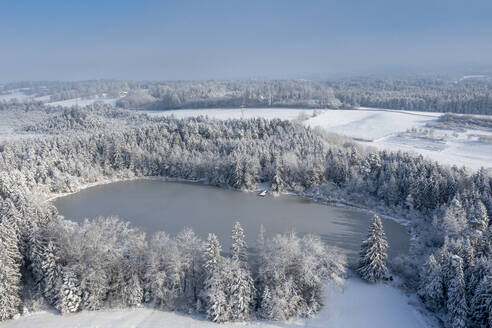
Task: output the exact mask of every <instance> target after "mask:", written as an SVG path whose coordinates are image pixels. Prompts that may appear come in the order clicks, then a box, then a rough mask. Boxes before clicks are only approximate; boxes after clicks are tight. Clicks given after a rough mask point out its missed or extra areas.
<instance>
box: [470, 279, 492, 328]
mask: <svg viewBox="0 0 492 328" xmlns="http://www.w3.org/2000/svg"><path fill="white" fill-rule="evenodd" d="M470 317H471V319H472V320H473V322H474V323H475V324H477V325H478V326H482V327H492V275H491V274H490V271H489V275H486V276H484V277H483V279H482V281H481V282H480V283H479V285H478V286H477V288H476V291H475V295H474V297H473V298H472V301H471V304H470Z"/></svg>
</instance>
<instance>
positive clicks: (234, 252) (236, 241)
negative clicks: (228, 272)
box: [231, 222, 248, 268]
mask: <svg viewBox="0 0 492 328" xmlns="http://www.w3.org/2000/svg"><path fill="white" fill-rule="evenodd" d="M247 252H248V246H247V245H246V239H245V236H244V231H243V228H242V227H241V224H240V223H239V222H236V224H235V225H234V228H233V229H232V248H231V258H232V260H233V261H238V262H239V263H240V265H241V266H242V267H244V268H247V267H248V253H247Z"/></svg>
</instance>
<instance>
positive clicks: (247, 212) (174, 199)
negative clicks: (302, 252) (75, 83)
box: [53, 179, 410, 260]
mask: <svg viewBox="0 0 492 328" xmlns="http://www.w3.org/2000/svg"><path fill="white" fill-rule="evenodd" d="M53 203H54V205H55V206H56V207H57V208H58V210H59V212H60V214H61V215H63V216H64V217H65V218H66V219H70V220H74V221H77V222H82V221H83V220H84V218H93V217H96V216H118V217H120V218H121V219H123V220H126V221H129V222H130V223H131V224H132V225H133V226H136V227H139V228H140V229H142V230H143V231H145V232H146V233H147V235H152V234H153V233H154V232H156V231H166V232H167V233H168V234H170V235H176V234H177V233H179V232H180V231H181V230H182V229H183V228H185V227H190V228H192V229H193V230H194V231H195V232H196V233H197V234H198V235H199V236H201V237H202V238H204V239H205V238H206V237H207V235H208V233H210V232H213V233H215V234H217V236H218V237H219V239H220V240H221V242H222V243H223V249H224V250H225V251H227V250H228V249H229V247H230V245H231V237H230V235H231V230H232V227H233V225H234V223H235V222H236V221H239V222H240V223H241V225H242V226H243V229H244V231H245V234H246V237H247V242H248V245H249V246H251V247H254V246H255V240H256V236H257V234H258V230H259V227H260V224H263V225H264V227H265V229H266V236H267V237H268V236H272V235H274V234H276V233H283V232H288V231H290V230H292V229H294V230H295V231H297V232H298V233H299V234H301V235H302V234H306V233H315V234H318V235H320V236H321V237H322V239H323V240H324V241H325V242H326V243H328V244H330V245H334V246H337V247H340V248H341V249H343V250H344V251H345V252H346V254H347V255H348V256H349V258H351V259H352V260H353V259H355V256H356V254H357V253H358V251H359V248H360V244H361V241H362V240H363V239H365V238H366V235H367V228H368V226H369V224H370V222H371V218H372V215H371V214H369V213H367V212H364V211H360V210H357V209H354V208H347V207H336V206H329V205H324V204H320V203H315V202H312V201H309V200H305V199H301V198H299V197H296V196H293V195H281V196H277V197H274V196H272V195H268V196H266V197H259V196H258V195H257V194H256V193H251V192H241V191H234V190H227V189H220V188H216V187H212V186H206V185H201V184H197V183H181V182H166V181H161V180H148V179H142V180H132V181H125V182H115V183H111V184H106V185H99V186H95V187H91V188H87V189H84V190H82V191H80V192H77V193H75V194H72V195H68V196H64V197H60V198H57V199H56V200H54V201H53ZM382 222H383V226H384V230H385V232H386V236H387V238H388V243H389V245H390V248H389V250H388V255H389V257H390V258H391V257H394V256H396V255H399V254H402V253H406V252H407V251H408V248H409V244H410V236H409V234H408V232H407V228H406V227H404V226H402V225H400V224H399V223H397V222H395V221H392V220H389V219H382Z"/></svg>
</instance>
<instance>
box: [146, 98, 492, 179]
mask: <svg viewBox="0 0 492 328" xmlns="http://www.w3.org/2000/svg"><path fill="white" fill-rule="evenodd" d="M147 113H148V114H149V115H151V116H169V115H174V116H175V117H176V118H185V117H192V116H199V115H204V116H209V117H211V118H216V119H229V118H255V117H263V118H267V119H272V118H280V119H286V120H295V119H299V118H301V115H304V120H303V122H304V124H306V125H308V126H311V127H320V128H322V129H324V130H326V131H329V132H334V133H338V134H343V135H346V136H349V137H352V138H354V139H355V140H356V141H358V142H360V143H362V144H365V145H368V146H373V147H376V148H378V149H387V150H393V151H398V150H401V151H406V152H413V153H416V154H421V155H423V156H424V157H428V158H430V159H432V160H435V161H438V162H439V163H441V164H445V165H456V166H459V167H461V166H466V167H467V168H469V169H472V170H477V169H479V168H480V167H482V166H483V167H485V168H491V167H492V146H491V145H490V143H486V142H480V141H479V140H478V137H477V135H486V136H490V135H492V131H483V130H474V129H469V130H467V131H465V132H456V131H453V130H437V129H435V130H434V133H435V134H434V136H433V137H431V138H430V137H426V136H423V135H422V134H421V133H419V132H418V130H419V129H430V128H428V127H426V124H427V123H432V122H435V121H436V120H437V119H438V118H439V116H441V115H442V113H432V112H413V111H402V110H389V109H377V108H360V109H358V110H312V109H285V108H245V109H237V108H236V109H193V110H191V109H190V110H170V111H160V112H147ZM313 114H316V115H313ZM414 128H415V129H416V130H417V131H414V132H412V131H410V132H407V131H409V130H411V129H414Z"/></svg>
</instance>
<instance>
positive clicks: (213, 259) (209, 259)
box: [205, 233, 222, 275]
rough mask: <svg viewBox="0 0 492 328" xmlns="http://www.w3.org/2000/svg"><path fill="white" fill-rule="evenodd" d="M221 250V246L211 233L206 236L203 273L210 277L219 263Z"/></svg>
mask: <svg viewBox="0 0 492 328" xmlns="http://www.w3.org/2000/svg"><path fill="white" fill-rule="evenodd" d="M221 250H222V246H221V245H220V242H219V240H218V239H217V236H216V235H215V234H213V233H211V234H208V239H207V243H206V245H205V271H206V272H207V274H208V275H211V273H212V272H213V271H214V270H215V268H216V267H217V266H218V264H219V263H220V261H221V255H220V252H221Z"/></svg>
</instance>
